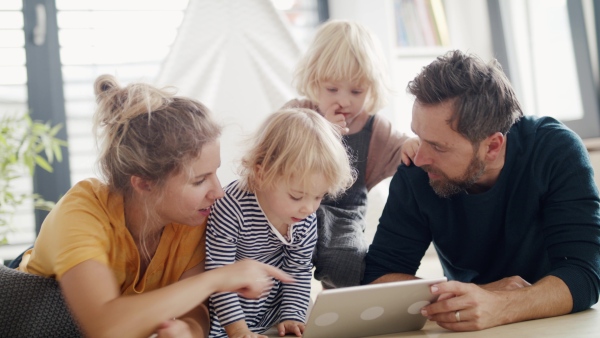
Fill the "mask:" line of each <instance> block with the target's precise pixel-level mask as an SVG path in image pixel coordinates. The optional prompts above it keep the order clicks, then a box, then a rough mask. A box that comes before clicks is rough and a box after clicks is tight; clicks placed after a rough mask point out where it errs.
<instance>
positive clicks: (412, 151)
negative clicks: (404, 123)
mask: <svg viewBox="0 0 600 338" xmlns="http://www.w3.org/2000/svg"><path fill="white" fill-rule="evenodd" d="M420 145H421V140H420V139H419V138H418V137H411V138H409V139H408V140H406V141H404V144H403V145H402V149H400V152H401V153H402V154H401V160H402V163H404V165H406V166H409V165H410V163H411V161H412V160H413V158H415V156H416V155H417V152H418V151H419V146H420Z"/></svg>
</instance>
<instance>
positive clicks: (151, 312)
mask: <svg viewBox="0 0 600 338" xmlns="http://www.w3.org/2000/svg"><path fill="white" fill-rule="evenodd" d="M268 276H272V277H275V278H277V279H280V280H282V281H286V282H291V281H293V280H292V278H291V277H289V276H288V275H287V274H285V273H284V272H282V271H280V270H279V269H276V268H274V267H272V266H269V265H266V264H262V263H259V262H256V261H250V260H247V261H242V262H238V263H235V264H232V265H229V266H226V267H223V268H219V269H215V270H212V271H208V272H205V273H202V274H199V275H195V276H192V277H190V278H186V279H183V280H181V281H178V282H177V283H174V284H171V285H169V286H166V287H163V288H161V289H158V290H154V291H151V292H148V293H144V294H139V295H134V296H121V295H120V292H119V288H118V285H117V282H116V280H115V277H114V275H113V272H112V271H111V270H110V269H109V268H108V267H107V266H105V265H103V264H101V263H99V262H96V261H93V260H88V261H85V262H83V263H80V264H78V265H76V266H75V267H73V268H72V269H70V270H69V271H67V272H66V273H65V274H64V275H63V277H62V279H61V280H60V285H61V289H62V292H63V294H64V296H65V299H66V301H67V304H68V305H69V307H70V309H71V311H72V312H73V314H74V315H75V317H76V318H77V320H78V322H79V324H80V325H81V326H82V329H83V331H84V332H85V334H86V336H89V337H148V336H150V335H151V334H152V333H153V332H154V331H155V330H156V329H157V328H158V327H159V325H160V324H161V323H163V322H165V321H167V320H169V319H171V318H178V317H181V316H183V315H185V314H186V313H188V312H189V311H191V310H192V309H194V308H195V307H197V306H198V305H199V304H201V303H203V302H204V301H205V300H206V299H207V298H208V296H209V295H210V294H211V293H213V292H223V291H230V292H238V293H240V294H242V295H243V296H244V297H257V296H259V295H260V293H261V292H262V290H264V288H267V287H268V286H269V285H268V284H269V282H268V281H269V280H270V278H267V277H268Z"/></svg>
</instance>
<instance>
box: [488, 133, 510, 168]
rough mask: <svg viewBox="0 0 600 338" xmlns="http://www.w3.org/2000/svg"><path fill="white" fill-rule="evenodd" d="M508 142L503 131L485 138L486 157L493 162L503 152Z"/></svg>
mask: <svg viewBox="0 0 600 338" xmlns="http://www.w3.org/2000/svg"><path fill="white" fill-rule="evenodd" d="M505 143H506V136H505V135H504V134H502V133H501V132H496V133H494V134H492V135H490V136H488V138H486V139H485V141H484V145H485V149H486V152H485V159H486V160H488V161H490V162H492V161H495V160H496V158H498V156H499V155H500V154H501V153H502V149H504V144H505Z"/></svg>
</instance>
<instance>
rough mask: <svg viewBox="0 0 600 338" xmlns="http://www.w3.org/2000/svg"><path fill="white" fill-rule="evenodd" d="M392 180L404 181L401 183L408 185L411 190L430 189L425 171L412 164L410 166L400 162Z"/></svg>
mask: <svg viewBox="0 0 600 338" xmlns="http://www.w3.org/2000/svg"><path fill="white" fill-rule="evenodd" d="M392 181H395V182H398V183H399V182H400V181H401V182H404V183H403V185H406V186H409V187H411V189H413V190H421V189H424V188H427V189H431V187H430V185H429V178H428V177H427V172H425V171H424V170H423V169H421V168H420V167H417V166H416V165H414V164H411V165H410V166H406V165H404V164H400V165H399V166H398V169H397V170H396V174H394V177H393V178H392Z"/></svg>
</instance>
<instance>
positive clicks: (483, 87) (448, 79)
mask: <svg viewBox="0 0 600 338" xmlns="http://www.w3.org/2000/svg"><path fill="white" fill-rule="evenodd" d="M406 90H407V92H409V93H411V94H413V95H415V97H416V100H417V101H418V102H419V103H420V104H425V105H428V104H438V103H441V102H444V101H447V100H454V109H455V111H454V115H453V116H452V118H451V119H450V120H449V121H448V123H450V127H451V128H453V129H454V130H456V131H457V132H458V133H459V134H461V135H463V136H464V137H465V138H467V139H468V140H470V141H471V143H473V144H479V142H481V141H482V140H484V139H485V138H486V137H488V136H490V135H492V134H493V133H496V132H501V133H503V134H506V133H507V132H508V130H509V129H510V127H511V126H512V125H513V124H514V123H515V122H517V121H518V120H519V118H521V116H523V112H522V111H521V106H520V104H519V101H518V100H517V97H516V95H515V92H514V90H513V88H512V86H511V84H510V82H509V81H508V79H507V78H506V75H505V74H504V72H503V71H502V66H500V63H498V61H497V60H495V59H494V60H492V61H491V62H490V63H489V64H486V63H485V62H483V61H482V60H481V59H480V58H479V57H477V56H475V55H468V54H465V53H463V52H461V51H459V50H454V51H449V52H448V53H446V54H444V55H442V56H439V57H438V58H437V59H436V60H434V61H433V62H432V63H431V64H429V65H428V66H426V67H424V68H423V70H422V71H421V73H420V74H419V75H417V76H416V77H415V78H414V79H413V80H412V81H410V82H409V83H408V86H407V88H406Z"/></svg>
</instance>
